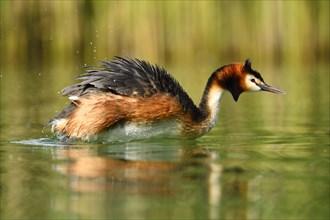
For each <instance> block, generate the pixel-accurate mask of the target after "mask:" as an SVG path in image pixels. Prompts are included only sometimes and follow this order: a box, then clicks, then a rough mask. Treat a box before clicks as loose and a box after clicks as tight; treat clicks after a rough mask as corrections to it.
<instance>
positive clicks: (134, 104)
mask: <svg viewBox="0 0 330 220" xmlns="http://www.w3.org/2000/svg"><path fill="white" fill-rule="evenodd" d="M78 79H80V80H83V81H82V82H81V83H78V84H74V85H72V86H69V87H67V88H65V89H64V90H63V91H62V93H63V95H65V96H68V97H69V99H70V100H71V103H70V105H69V106H67V107H66V108H65V109H63V110H62V111H61V112H60V113H59V114H57V115H56V116H55V117H54V118H52V119H51V120H50V122H49V123H50V124H51V125H52V131H53V132H55V133H57V134H59V135H61V136H62V137H66V138H81V139H82V140H86V141H101V142H110V141H129V140H134V139H144V138H150V137H169V138H197V137H199V136H201V135H203V134H205V133H207V132H208V131H210V129H211V128H212V127H213V126H214V124H215V123H216V121H217V119H218V113H219V108H220V101H221V98H222V95H223V93H224V92H225V91H229V92H230V93H231V94H232V96H233V98H234V99H235V101H237V100H238V97H239V95H240V94H241V93H242V92H244V91H261V90H263V91H269V92H273V93H284V92H283V91H281V90H279V89H276V88H274V87H271V86H269V85H267V84H266V83H265V82H264V80H263V79H262V77H261V75H260V74H259V73H258V72H256V71H254V70H252V68H251V62H250V61H249V60H246V62H245V63H244V64H243V63H234V64H229V65H226V66H223V67H221V68H219V69H217V70H216V71H215V72H214V73H213V74H212V75H211V76H210V78H209V80H208V82H207V84H206V88H205V90H204V93H203V96H202V99H201V102H200V104H199V106H198V107H197V106H195V104H194V103H193V101H192V100H191V98H190V97H189V96H188V95H187V93H186V92H185V91H184V90H183V88H182V87H181V86H180V85H179V83H178V82H177V81H176V80H175V79H174V78H173V77H172V76H171V75H170V74H169V73H168V72H167V71H166V70H164V69H163V68H161V67H159V66H157V65H151V64H149V63H148V62H146V61H141V60H138V59H129V58H121V57H116V58H114V60H113V61H111V62H107V61H103V62H102V65H101V66H100V67H95V68H92V69H90V70H87V72H86V73H84V74H82V75H81V76H80V77H79V78H78Z"/></svg>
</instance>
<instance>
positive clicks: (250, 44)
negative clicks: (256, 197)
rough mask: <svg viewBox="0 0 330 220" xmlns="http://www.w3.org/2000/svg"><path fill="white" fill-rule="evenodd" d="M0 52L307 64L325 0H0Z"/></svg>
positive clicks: (322, 28)
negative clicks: (249, 60)
mask: <svg viewBox="0 0 330 220" xmlns="http://www.w3.org/2000/svg"><path fill="white" fill-rule="evenodd" d="M1 52H2V55H3V56H1V62H2V63H5V64H13V63H16V62H17V61H21V62H23V63H26V62H28V63H31V65H32V64H35V65H37V66H42V65H43V64H48V63H49V62H51V63H56V65H63V63H69V64H71V63H72V61H77V62H78V63H82V64H83V63H90V62H92V61H93V59H94V60H100V59H105V58H111V57H112V56H114V55H127V56H134V57H140V58H144V59H148V60H151V61H155V62H157V61H158V62H176V61H177V60H180V63H183V64H185V63H189V64H192V63H194V64H195V66H196V63H197V64H198V63H210V62H215V63H216V64H217V65H219V63H228V62H233V61H240V60H243V59H245V58H246V57H251V58H252V60H258V62H259V63H270V62H271V63H282V62H293V61H294V62H296V63H302V62H303V63H305V64H306V65H308V63H309V62H311V61H316V60H317V61H328V58H329V1H193V2H191V1H1ZM27 59H28V60H27ZM35 60H37V62H35Z"/></svg>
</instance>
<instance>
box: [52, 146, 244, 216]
mask: <svg viewBox="0 0 330 220" xmlns="http://www.w3.org/2000/svg"><path fill="white" fill-rule="evenodd" d="M96 148H97V149H95V148H93V147H91V148H85V149H82V148H68V149H62V150H60V151H57V153H56V157H57V158H58V159H64V160H66V161H67V162H65V163H61V164H60V165H58V166H56V170H57V171H59V172H60V173H62V174H64V175H66V176H69V177H70V178H68V179H69V185H68V186H69V188H70V189H71V190H74V191H76V192H80V193H89V192H93V193H95V192H101V193H103V194H104V193H105V192H111V196H122V197H125V196H127V195H135V196H139V197H141V196H142V197H144V199H145V198H146V197H148V196H162V198H164V196H165V197H172V198H178V197H180V198H181V199H182V198H184V197H185V199H187V202H193V203H196V204H195V205H197V206H199V205H198V204H208V206H207V208H205V210H204V213H205V212H207V213H208V214H207V215H208V217H210V218H218V217H219V216H220V205H221V197H222V196H221V195H222V194H223V193H225V194H226V192H227V191H228V189H222V187H221V181H220V177H221V175H222V173H223V168H222V166H221V165H220V164H219V155H218V153H216V152H213V151H211V150H208V149H205V148H202V147H200V146H198V145H196V146H194V147H191V145H189V147H185V146H173V147H171V146H157V145H154V144H145V143H138V144H136V143H135V144H134V143H130V144H126V145H125V146H121V147H114V148H113V147H111V146H109V147H104V146H103V147H96ZM230 182H231V183H233V185H228V182H225V186H226V188H227V187H228V188H229V190H231V191H232V190H234V191H235V189H240V190H238V191H237V192H238V193H242V195H243V196H245V194H246V193H245V192H241V187H240V186H241V185H242V183H241V182H239V181H238V182H237V181H236V180H235V181H233V182H232V181H230ZM231 183H229V184H231ZM105 194H107V193H105ZM235 196H239V195H235ZM145 205H146V206H148V204H147V203H146V204H145ZM149 205H151V204H149ZM191 211H192V212H194V209H192V210H191ZM199 211H200V212H201V213H203V211H202V210H199ZM198 215H199V214H198ZM192 216H195V215H192ZM234 217H242V216H241V214H240V216H234Z"/></svg>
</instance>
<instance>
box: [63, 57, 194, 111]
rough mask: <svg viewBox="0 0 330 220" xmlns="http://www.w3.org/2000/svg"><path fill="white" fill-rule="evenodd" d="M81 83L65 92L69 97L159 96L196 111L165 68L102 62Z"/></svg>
mask: <svg viewBox="0 0 330 220" xmlns="http://www.w3.org/2000/svg"><path fill="white" fill-rule="evenodd" d="M78 79H79V80H83V81H82V82H81V83H78V84H74V85H71V86H69V87H66V88H64V89H63V91H62V93H63V95H65V96H69V97H70V96H76V97H80V96H85V95H88V94H89V93H97V92H112V93H115V94H119V95H123V96H130V97H141V98H148V97H150V96H152V95H155V94H161V93H162V94H169V95H171V96H173V97H177V99H178V101H179V102H180V104H181V106H182V108H183V110H184V111H187V110H189V109H190V110H194V109H195V108H196V107H195V105H194V103H193V101H192V100H191V98H190V97H189V96H188V95H187V93H186V92H185V91H184V90H183V88H182V87H181V86H180V85H179V83H178V82H177V81H176V80H175V79H174V78H173V77H172V76H171V75H170V74H169V73H168V72H167V71H166V70H164V69H163V68H161V67H159V66H157V65H151V64H150V63H148V62H146V61H141V60H138V59H129V58H127V59H125V58H121V57H115V58H114V59H113V61H110V62H109V61H102V65H101V66H100V67H96V68H94V69H89V70H87V72H86V73H84V74H82V75H81V76H80V77H78Z"/></svg>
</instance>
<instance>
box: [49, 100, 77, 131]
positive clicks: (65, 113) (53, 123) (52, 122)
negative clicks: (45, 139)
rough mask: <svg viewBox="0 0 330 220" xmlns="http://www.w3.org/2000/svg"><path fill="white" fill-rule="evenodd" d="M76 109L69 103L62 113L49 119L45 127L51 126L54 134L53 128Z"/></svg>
mask: <svg viewBox="0 0 330 220" xmlns="http://www.w3.org/2000/svg"><path fill="white" fill-rule="evenodd" d="M76 107H77V106H76V105H75V104H74V103H72V102H71V103H70V104H69V105H68V106H67V107H65V108H64V109H63V110H62V111H60V112H59V113H58V114H57V115H55V116H54V117H53V118H52V119H50V120H49V121H48V123H47V126H52V132H54V128H55V127H56V125H57V124H58V122H59V121H60V120H62V119H66V118H68V117H69V116H70V115H71V113H72V112H73V111H74V110H75V109H76Z"/></svg>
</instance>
